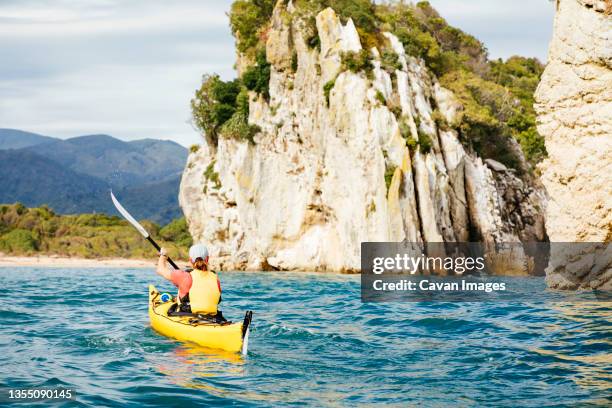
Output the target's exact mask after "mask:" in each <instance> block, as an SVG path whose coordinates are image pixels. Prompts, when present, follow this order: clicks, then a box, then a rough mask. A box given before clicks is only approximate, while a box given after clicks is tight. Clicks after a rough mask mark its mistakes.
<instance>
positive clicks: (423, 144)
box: [417, 127, 432, 154]
mask: <svg viewBox="0 0 612 408" xmlns="http://www.w3.org/2000/svg"><path fill="white" fill-rule="evenodd" d="M417 133H418V135H419V141H418V143H419V147H420V148H421V152H422V153H424V154H427V153H429V152H430V151H431V148H432V140H431V136H429V134H427V133H425V132H424V131H423V130H421V128H420V127H419V128H418V129H417Z"/></svg>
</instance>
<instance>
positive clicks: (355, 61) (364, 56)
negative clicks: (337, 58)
mask: <svg viewBox="0 0 612 408" xmlns="http://www.w3.org/2000/svg"><path fill="white" fill-rule="evenodd" d="M341 60H342V66H341V69H342V70H344V71H346V70H348V71H351V72H353V73H357V72H360V71H364V72H365V73H366V75H367V76H368V77H370V76H371V75H372V70H373V69H374V65H372V60H371V58H370V53H369V52H368V51H367V50H361V51H359V52H354V51H347V52H343V53H342V55H341Z"/></svg>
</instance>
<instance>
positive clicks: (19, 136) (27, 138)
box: [0, 129, 56, 149]
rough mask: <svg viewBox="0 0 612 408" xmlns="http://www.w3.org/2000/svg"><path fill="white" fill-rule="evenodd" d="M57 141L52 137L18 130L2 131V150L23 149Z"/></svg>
mask: <svg viewBox="0 0 612 408" xmlns="http://www.w3.org/2000/svg"><path fill="white" fill-rule="evenodd" d="M53 140H56V139H54V138H52V137H48V136H42V135H38V134H36V133H30V132H24V131H22V130H17V129H0V149H21V148H23V147H28V146H34V145H37V144H41V143H44V142H50V141H53Z"/></svg>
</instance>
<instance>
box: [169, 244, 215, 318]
mask: <svg viewBox="0 0 612 408" xmlns="http://www.w3.org/2000/svg"><path fill="white" fill-rule="evenodd" d="M159 255H160V256H159V261H158V262H157V273H158V274H160V275H161V276H163V277H164V278H166V279H167V280H169V281H170V282H172V283H173V284H174V286H176V287H177V288H178V297H177V300H178V304H179V307H180V311H182V312H190V313H199V314H205V315H212V316H217V315H218V314H219V315H221V313H220V312H219V311H218V309H217V306H218V304H219V302H220V301H221V283H220V282H219V277H218V276H217V274H216V273H215V272H213V271H210V270H208V249H207V248H206V246H204V245H203V244H195V245H193V246H191V248H189V263H190V264H191V266H192V267H193V270H191V271H189V270H186V271H181V270H178V269H170V268H169V267H168V262H167V261H168V256H167V254H166V249H165V248H162V249H161V251H160V253H159Z"/></svg>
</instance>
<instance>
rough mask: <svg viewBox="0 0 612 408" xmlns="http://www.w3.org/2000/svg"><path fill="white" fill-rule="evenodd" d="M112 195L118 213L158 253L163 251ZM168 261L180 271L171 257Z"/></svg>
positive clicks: (111, 193)
mask: <svg viewBox="0 0 612 408" xmlns="http://www.w3.org/2000/svg"><path fill="white" fill-rule="evenodd" d="M110 195H111V200H113V204H115V207H117V211H119V212H120V213H121V215H123V218H125V219H126V220H127V221H128V222H129V223H130V224H132V225H133V226H134V228H136V229H137V230H138V232H140V235H142V236H143V237H145V239H146V240H147V241H149V242H150V243H151V245H153V246H154V247H155V249H157V252H159V251H161V248H160V247H159V245H157V242H155V240H154V239H153V238H151V235H149V233H148V232H147V230H146V229H145V228H144V227H143V226H142V225H140V223H139V222H138V221H136V219H134V217H132V215H131V214H130V213H129V212H127V210H126V209H125V208H123V206H122V205H121V203H120V202H119V201H118V200H117V198H116V197H115V195H114V194H113V191H112V190H111V192H110ZM167 259H168V263H170V265H172V267H173V268H174V269H179V267H178V266H176V264H175V263H174V261H173V260H172V259H170V257H168V258H167Z"/></svg>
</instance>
